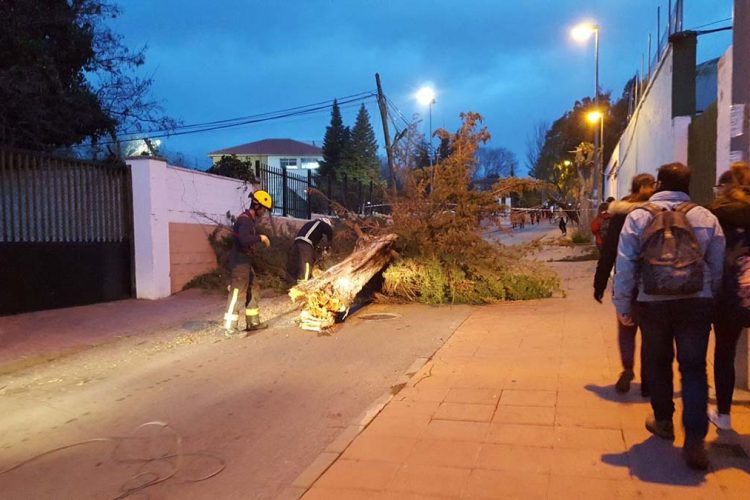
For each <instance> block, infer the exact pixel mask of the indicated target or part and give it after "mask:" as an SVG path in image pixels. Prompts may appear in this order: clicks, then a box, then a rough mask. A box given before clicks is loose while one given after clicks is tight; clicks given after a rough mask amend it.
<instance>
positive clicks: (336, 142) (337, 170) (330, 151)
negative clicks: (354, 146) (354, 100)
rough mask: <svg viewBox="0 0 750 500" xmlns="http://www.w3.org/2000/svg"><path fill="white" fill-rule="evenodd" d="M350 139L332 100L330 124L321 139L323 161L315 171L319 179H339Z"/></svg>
mask: <svg viewBox="0 0 750 500" xmlns="http://www.w3.org/2000/svg"><path fill="white" fill-rule="evenodd" d="M350 137H351V132H350V131H349V127H345V126H344V121H343V119H342V118H341V110H340V109H339V104H338V102H337V101H336V100H335V99H334V100H333V107H332V108H331V123H330V125H328V127H326V134H325V136H324V137H323V148H322V149H323V161H322V162H320V168H318V171H317V174H318V175H319V176H320V177H328V176H333V177H334V178H337V179H338V178H340V176H341V174H342V166H343V164H344V160H345V159H346V155H347V150H348V149H349V141H350Z"/></svg>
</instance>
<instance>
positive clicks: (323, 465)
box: [279, 330, 455, 500]
mask: <svg viewBox="0 0 750 500" xmlns="http://www.w3.org/2000/svg"><path fill="white" fill-rule="evenodd" d="M454 331H455V330H454ZM438 350H439V349H436V350H435V352H437V351H438ZM434 354H435V353H433V356H434ZM430 359H432V356H430V357H429V358H425V357H419V358H417V359H415V360H414V362H413V363H412V364H411V366H409V368H407V369H406V371H405V372H404V373H403V375H401V376H400V377H399V378H398V380H396V383H395V384H394V385H393V386H391V389H390V390H389V391H387V392H386V393H384V394H383V395H382V396H380V397H379V398H378V399H376V400H375V401H374V402H373V403H372V404H370V406H368V407H367V409H366V410H365V411H364V412H362V413H361V414H360V415H359V416H357V417H356V418H355V419H354V422H353V423H352V424H350V425H349V426H347V427H346V428H345V429H344V430H343V432H341V433H340V434H339V435H338V437H337V438H336V439H334V440H333V442H331V444H329V445H328V446H327V447H326V449H325V450H324V451H323V452H322V453H320V454H319V455H318V456H317V457H316V458H315V460H313V462H312V463H311V464H310V465H309V466H308V467H307V468H306V469H305V470H304V471H302V473H301V474H300V475H299V476H297V479H295V480H294V481H293V482H292V485H291V486H290V487H288V488H286V490H284V493H282V495H281V496H280V497H279V498H282V499H284V500H297V499H299V498H302V496H303V495H304V494H305V493H307V490H309V489H310V487H311V486H312V485H313V484H315V481H317V480H318V478H320V476H322V475H323V473H324V472H325V471H327V470H328V468H329V467H330V466H331V465H333V463H334V462H335V461H336V460H337V459H338V458H339V456H341V454H342V453H343V452H344V450H346V448H348V447H349V445H350V444H351V443H352V441H354V440H355V439H356V438H357V436H359V434H360V433H361V432H362V431H363V430H365V428H366V427H367V426H368V425H369V424H370V422H372V421H373V419H374V418H375V417H376V416H378V414H379V413H380V412H381V411H382V410H383V408H385V406H386V405H387V404H388V403H389V402H390V401H391V399H393V397H394V396H396V395H397V394H398V393H399V392H400V391H401V389H403V388H404V387H406V385H407V384H408V383H409V381H410V380H411V379H412V377H414V375H415V374H416V373H417V372H418V371H419V370H420V369H421V368H422V367H423V366H424V365H426V364H427V363H428V362H429V361H430Z"/></svg>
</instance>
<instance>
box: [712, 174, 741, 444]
mask: <svg viewBox="0 0 750 500" xmlns="http://www.w3.org/2000/svg"><path fill="white" fill-rule="evenodd" d="M718 184H719V185H718V186H717V188H718V189H719V192H718V193H717V194H718V196H717V198H716V199H715V200H714V201H713V202H712V203H711V204H709V206H708V209H709V210H711V212H713V214H714V215H715V216H716V218H718V219H719V223H720V224H721V228H722V229H723V231H724V236H725V238H726V252H725V259H724V278H723V280H722V286H721V290H720V292H719V297H718V300H717V302H716V313H715V318H714V335H715V336H716V337H715V338H716V342H715V347H714V384H715V386H716V410H713V409H711V410H709V412H708V419H709V421H710V422H711V423H713V424H714V425H715V426H716V427H717V428H718V429H721V430H731V429H732V419H731V413H730V412H731V409H732V397H733V395H734V380H735V374H734V358H735V356H736V354H737V342H738V340H739V338H740V334H741V333H742V329H743V328H747V327H748V326H750V166H748V164H747V163H744V162H737V163H734V164H732V167H731V170H728V171H726V172H724V173H723V174H722V175H721V177H719V182H718Z"/></svg>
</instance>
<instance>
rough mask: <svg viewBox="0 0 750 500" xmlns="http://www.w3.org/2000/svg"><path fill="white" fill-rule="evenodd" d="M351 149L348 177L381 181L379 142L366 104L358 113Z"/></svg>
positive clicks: (352, 133)
mask: <svg viewBox="0 0 750 500" xmlns="http://www.w3.org/2000/svg"><path fill="white" fill-rule="evenodd" d="M349 147H350V150H349V154H348V156H349V160H350V164H349V165H347V169H346V170H347V171H348V172H347V175H350V176H351V177H353V178H357V179H359V180H362V181H369V180H379V179H380V161H379V160H378V142H377V140H376V139H375V131H374V130H373V128H372V124H371V123H370V114H369V113H368V112H367V108H365V105H364V104H362V105H361V106H360V108H359V112H358V113H357V120H356V121H355V123H354V128H353V129H352V132H351V141H350V144H349Z"/></svg>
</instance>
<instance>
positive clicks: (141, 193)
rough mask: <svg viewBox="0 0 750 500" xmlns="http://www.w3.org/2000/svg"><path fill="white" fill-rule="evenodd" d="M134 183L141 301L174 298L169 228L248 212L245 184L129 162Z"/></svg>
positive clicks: (155, 162) (154, 162) (151, 161)
mask: <svg viewBox="0 0 750 500" xmlns="http://www.w3.org/2000/svg"><path fill="white" fill-rule="evenodd" d="M127 163H128V164H129V165H130V167H131V172H132V178H133V226H134V246H135V288H136V297H137V298H141V299H158V298H162V297H168V296H169V295H170V294H171V282H170V249H169V223H170V222H177V223H193V224H214V223H218V222H224V221H225V220H226V215H225V214H226V212H227V211H229V212H231V213H232V214H234V215H237V214H239V213H241V212H242V211H243V210H244V209H245V208H246V207H247V195H248V187H247V186H245V185H244V184H243V183H242V182H241V181H237V180H234V179H228V178H226V177H221V176H217V175H211V174H207V173H205V172H198V171H195V170H188V169H184V168H179V167H171V166H168V165H167V163H166V162H165V161H164V160H161V159H156V158H129V159H128V160H127Z"/></svg>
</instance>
